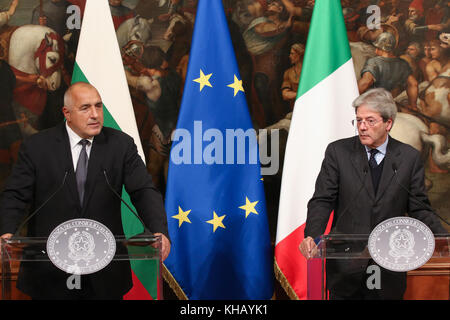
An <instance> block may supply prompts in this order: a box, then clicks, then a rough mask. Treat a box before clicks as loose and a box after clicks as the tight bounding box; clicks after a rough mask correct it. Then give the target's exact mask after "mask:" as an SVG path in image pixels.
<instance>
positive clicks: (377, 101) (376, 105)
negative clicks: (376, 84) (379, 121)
mask: <svg viewBox="0 0 450 320" xmlns="http://www.w3.org/2000/svg"><path fill="white" fill-rule="evenodd" d="M361 105H365V106H366V107H368V108H369V109H371V110H373V111H375V112H379V113H380V115H381V117H382V118H383V120H384V121H387V120H389V119H392V122H394V120H395V117H396V116H397V105H396V104H395V101H394V98H393V97H392V94H391V93H390V92H389V91H387V90H386V89H383V88H375V89H370V90H368V91H366V92H365V93H363V94H362V95H360V96H359V97H358V98H356V99H355V101H353V103H352V106H353V108H355V112H356V110H357V109H358V107H359V106H361Z"/></svg>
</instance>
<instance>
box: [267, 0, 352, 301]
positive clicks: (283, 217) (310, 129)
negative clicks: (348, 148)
mask: <svg viewBox="0 0 450 320" xmlns="http://www.w3.org/2000/svg"><path fill="white" fill-rule="evenodd" d="M357 96H358V87H357V83H356V77H355V71H354V68H353V61H352V57H351V54H350V47H349V43H348V39H347V31H346V29H345V24H344V17H343V14H342V8H341V4H340V0H316V3H315V6H314V11H313V16H312V20H311V26H310V29H309V35H308V41H307V44H306V51H305V57H304V59H303V67H302V74H301V77H300V84H299V88H298V92H297V100H296V102H295V106H294V112H293V116H292V122H291V126H290V129H289V136H288V140H287V145H286V153H285V159H284V166H283V176H282V182H281V194H280V206H279V212H278V224H277V236H276V243H275V273H276V276H277V279H278V280H279V281H280V282H281V284H282V286H283V287H284V289H285V290H286V292H287V293H288V295H289V296H290V297H291V299H306V298H307V264H306V259H305V258H304V257H303V256H302V254H301V253H300V250H299V249H298V246H299V244H300V243H301V241H302V240H303V231H304V229H305V223H306V213H307V204H308V201H309V199H311V197H312V195H313V193H314V186H315V182H316V178H317V175H318V173H319V171H320V167H321V163H322V160H323V158H324V154H325V149H326V147H327V145H328V144H329V143H330V142H332V141H334V140H337V139H340V138H345V137H349V136H352V135H354V133H355V131H354V128H353V126H352V124H351V120H352V119H354V118H355V113H354V110H353V108H352V101H353V100H354V99H355V98H356V97H357ZM330 222H331V219H330ZM329 226H330V223H329ZM327 229H329V228H327Z"/></svg>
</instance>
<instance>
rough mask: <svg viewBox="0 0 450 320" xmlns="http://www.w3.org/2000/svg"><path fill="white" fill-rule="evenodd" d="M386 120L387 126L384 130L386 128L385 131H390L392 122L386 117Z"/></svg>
mask: <svg viewBox="0 0 450 320" xmlns="http://www.w3.org/2000/svg"><path fill="white" fill-rule="evenodd" d="M386 122H387V124H388V125H387V127H386V130H387V132H389V131H391V129H392V126H393V125H394V122H393V121H392V119H388V121H386Z"/></svg>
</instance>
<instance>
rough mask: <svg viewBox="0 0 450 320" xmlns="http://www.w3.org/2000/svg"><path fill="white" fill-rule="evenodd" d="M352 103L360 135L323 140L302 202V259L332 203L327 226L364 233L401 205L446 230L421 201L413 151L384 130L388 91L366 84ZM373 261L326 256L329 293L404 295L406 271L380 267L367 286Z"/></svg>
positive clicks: (391, 115) (389, 110)
mask: <svg viewBox="0 0 450 320" xmlns="http://www.w3.org/2000/svg"><path fill="white" fill-rule="evenodd" d="M353 107H354V108H355V112H356V125H357V127H358V134H359V135H358V136H357V137H351V138H347V139H342V140H338V141H335V142H332V143H331V144H329V145H328V147H327V150H326V152H325V159H324V160H323V163H322V168H321V170H320V173H319V175H318V177H317V181H316V187H315V192H314V195H313V197H312V198H311V200H310V201H309V203H308V214H307V220H306V227H305V239H304V240H303V241H302V243H301V244H300V251H301V252H302V254H303V255H304V256H305V257H306V258H307V259H308V258H311V254H312V253H313V251H314V249H315V242H314V239H315V238H317V237H319V236H320V235H322V234H323V233H324V232H325V228H326V225H327V222H328V219H329V216H330V213H331V212H332V211H333V210H334V219H333V224H332V230H331V233H342V234H369V233H370V232H371V231H372V230H373V229H374V227H375V226H376V225H378V224H379V223H381V222H382V221H384V220H386V219H389V218H392V217H397V216H404V215H405V214H406V213H408V214H409V215H410V216H411V217H413V218H416V219H419V220H421V221H423V222H424V223H425V224H427V225H428V226H429V227H430V229H431V230H432V231H433V232H434V233H446V232H447V231H446V230H445V229H444V227H443V226H442V225H441V224H440V222H439V220H438V218H437V217H436V216H435V215H434V214H433V213H432V212H431V211H430V210H429V209H427V205H429V204H430V202H429V200H428V197H427V195H426V191H425V186H424V167H423V164H422V161H421V158H420V154H419V152H418V151H417V150H416V149H414V148H412V147H411V146H409V145H407V144H404V143H401V142H399V141H397V140H395V139H393V138H392V137H390V136H389V131H390V130H391V128H392V125H393V122H394V120H395V116H396V114H397V107H396V105H395V102H394V100H393V98H392V95H391V94H390V93H389V92H388V91H386V90H385V89H382V88H377V89H372V90H369V91H367V92H366V93H364V94H363V95H361V96H360V97H358V98H357V99H356V100H355V101H354V102H353ZM395 175H397V177H394V176H395ZM397 179H398V181H396V180H397ZM400 184H402V185H403V186H405V187H406V188H408V189H409V190H410V192H411V193H412V194H414V195H415V196H416V198H418V199H419V200H420V202H422V203H420V202H419V201H417V200H415V199H414V198H413V197H412V196H410V194H409V193H408V192H407V191H406V190H404V189H403V188H402V187H401V186H400ZM425 204H426V205H425ZM373 263H374V262H373V261H367V260H365V261H364V260H358V261H356V262H351V261H340V260H328V261H327V287H328V289H329V290H330V295H331V298H332V299H402V297H403V294H404V291H405V289H406V273H398V272H390V271H388V270H385V269H383V268H381V289H380V290H369V289H368V288H367V286H366V279H365V278H364V275H366V268H367V267H368V265H370V264H373Z"/></svg>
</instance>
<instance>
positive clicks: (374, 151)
mask: <svg viewBox="0 0 450 320" xmlns="http://www.w3.org/2000/svg"><path fill="white" fill-rule="evenodd" d="M369 152H370V159H369V166H370V167H371V168H372V169H375V168H376V167H378V163H377V161H376V160H375V155H376V154H377V153H378V150H377V149H371V150H370V151H369Z"/></svg>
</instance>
